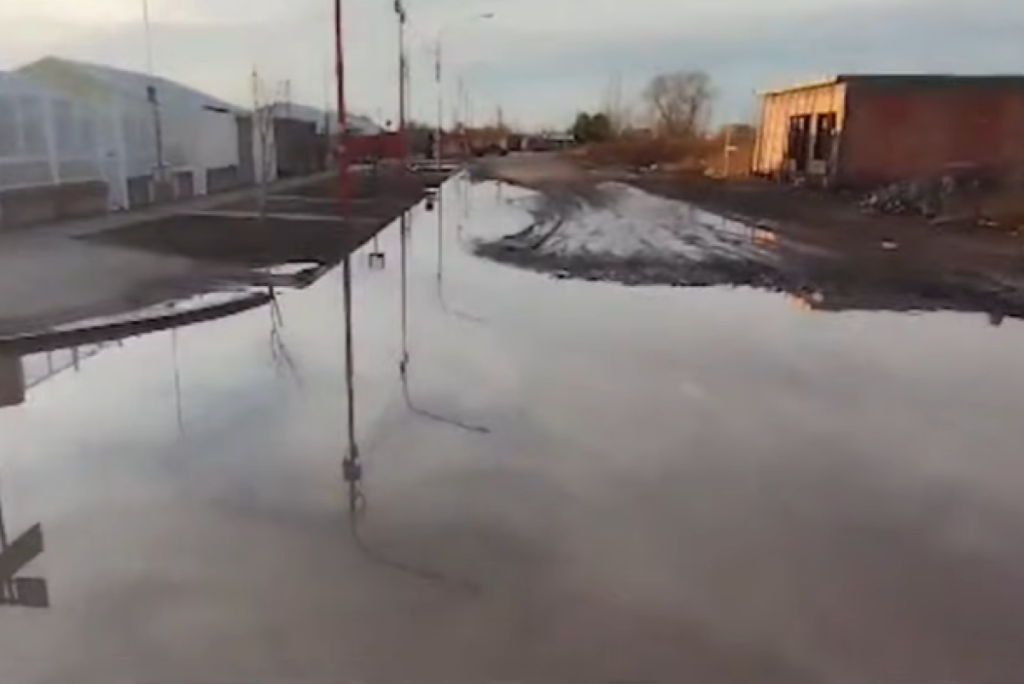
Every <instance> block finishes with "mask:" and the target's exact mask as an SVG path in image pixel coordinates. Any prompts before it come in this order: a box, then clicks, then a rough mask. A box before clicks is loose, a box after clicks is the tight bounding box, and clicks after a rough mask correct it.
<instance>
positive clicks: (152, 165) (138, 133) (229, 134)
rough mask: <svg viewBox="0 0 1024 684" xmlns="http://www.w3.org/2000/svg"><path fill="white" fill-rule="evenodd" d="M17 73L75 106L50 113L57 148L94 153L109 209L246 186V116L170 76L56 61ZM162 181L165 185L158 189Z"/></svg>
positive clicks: (34, 63) (57, 109)
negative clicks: (242, 123)
mask: <svg viewBox="0 0 1024 684" xmlns="http://www.w3.org/2000/svg"><path fill="white" fill-rule="evenodd" d="M15 73H16V75H17V76H19V77H20V78H22V79H25V80H27V81H30V82H32V83H34V84H36V85H37V86H39V87H41V88H45V89H47V90H49V91H54V92H57V93H59V94H60V95H61V96H62V97H64V98H66V100H67V101H68V102H70V106H67V107H63V106H58V107H56V108H54V109H53V110H52V111H51V117H52V120H51V121H52V123H51V125H52V128H53V130H54V131H55V133H56V141H55V142H56V147H57V150H58V151H60V150H62V149H67V151H68V153H71V152H73V151H81V152H83V153H86V152H88V154H87V156H88V157H90V158H91V160H92V161H93V162H94V163H96V164H98V165H99V169H100V174H101V175H102V177H103V179H104V180H105V181H106V183H107V184H108V187H109V204H110V208H111V209H123V208H129V207H138V206H142V205H146V204H149V203H151V202H154V201H158V200H162V199H173V198H178V197H188V196H191V195H203V194H206V193H207V192H209V191H211V190H218V189H223V188H225V187H229V186H232V185H238V184H241V183H243V182H244V180H243V177H244V176H245V175H246V174H245V173H244V171H243V169H242V168H241V167H242V165H243V160H242V157H243V156H251V150H248V149H246V150H243V149H241V138H240V135H239V121H238V118H239V116H242V117H246V116H248V113H247V112H245V110H243V109H241V108H239V107H235V106H234V105H232V104H230V103H228V102H225V101H223V100H220V99H218V98H215V97H213V96H211V95H207V94H206V93H202V92H200V91H198V90H195V89H193V88H189V87H188V86H184V85H181V84H178V83H175V82H173V81H169V80H167V79H164V78H160V77H150V76H148V75H146V74H141V73H136V72H132V71H124V70H122V69H114V68H112V67H106V66H100V65H97V64H89V63H86V62H78V61H75V60H68V59H61V58H57V57H47V58H45V59H41V60H39V61H37V62H33V63H31V64H28V65H26V66H24V67H21V68H20V69H18V70H17V72H15ZM154 100H155V101H156V103H157V105H158V106H157V108H156V109H157V111H158V112H159V121H160V130H159V133H160V135H159V137H160V143H161V144H160V147H161V148H162V155H163V158H162V159H158V158H157V148H158V145H157V137H158V136H157V126H156V117H155V116H154V106H153V104H154V103H153V101H154ZM90 122H91V123H90ZM161 169H162V174H161V173H160V170H161ZM160 175H163V176H164V178H163V180H164V181H166V182H165V183H163V184H162V187H157V184H156V183H155V182H154V181H155V180H156V179H157V177H158V176H160Z"/></svg>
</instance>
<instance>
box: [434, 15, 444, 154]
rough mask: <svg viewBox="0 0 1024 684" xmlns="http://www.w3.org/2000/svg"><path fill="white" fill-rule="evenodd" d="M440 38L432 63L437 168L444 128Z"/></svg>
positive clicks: (439, 37)
mask: <svg viewBox="0 0 1024 684" xmlns="http://www.w3.org/2000/svg"><path fill="white" fill-rule="evenodd" d="M441 39H442V34H441V33H438V35H437V52H436V55H435V58H436V62H435V65H434V69H435V71H434V77H435V80H436V81H437V136H436V138H437V139H436V140H435V141H434V148H435V149H434V159H435V161H436V164H437V168H438V169H440V168H441V149H442V146H441V135H442V133H443V128H444V121H443V119H444V85H443V84H442V79H441Z"/></svg>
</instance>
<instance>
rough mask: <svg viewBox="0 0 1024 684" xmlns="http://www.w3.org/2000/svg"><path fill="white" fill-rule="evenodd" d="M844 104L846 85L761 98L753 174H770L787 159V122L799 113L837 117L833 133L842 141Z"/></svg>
mask: <svg viewBox="0 0 1024 684" xmlns="http://www.w3.org/2000/svg"><path fill="white" fill-rule="evenodd" d="M845 101H846V84H845V83H825V84H822V85H815V86H810V87H806V88H798V89H794V90H788V91H783V92H777V93H769V94H766V95H764V96H763V98H762V102H761V122H760V125H759V126H758V135H757V145H756V148H755V150H754V162H753V172H754V173H757V174H763V175H773V174H775V173H778V172H779V171H781V170H782V168H783V166H784V163H785V158H786V146H787V144H788V136H789V119H790V117H791V116H798V115H801V114H810V115H816V114H827V113H830V112H835V114H836V126H837V128H836V134H837V135H838V136H839V137H840V140H841V139H842V131H843V126H844V112H845V109H846V107H845Z"/></svg>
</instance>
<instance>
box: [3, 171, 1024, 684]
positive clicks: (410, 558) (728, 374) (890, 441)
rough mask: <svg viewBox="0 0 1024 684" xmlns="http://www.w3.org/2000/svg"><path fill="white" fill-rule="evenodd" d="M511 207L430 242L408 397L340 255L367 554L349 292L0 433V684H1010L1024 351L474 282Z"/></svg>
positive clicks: (56, 382) (658, 293)
mask: <svg viewBox="0 0 1024 684" xmlns="http://www.w3.org/2000/svg"><path fill="white" fill-rule="evenodd" d="M524 192H525V191H518V190H512V189H509V188H503V187H501V186H497V185H493V184H480V185H475V186H470V185H468V184H463V183H462V182H461V181H458V180H457V181H455V182H452V183H450V184H449V185H448V186H447V187H446V188H445V190H444V205H443V216H444V223H443V227H442V229H441V230H439V224H438V221H437V218H438V216H439V215H441V214H440V213H438V212H436V211H435V212H434V213H427V212H426V210H425V209H423V208H422V207H421V208H418V209H416V210H415V212H414V214H413V217H412V221H411V223H412V226H411V230H410V231H409V239H408V242H406V243H405V245H406V248H407V256H408V269H407V276H408V302H407V314H408V318H407V320H408V328H407V334H406V338H407V345H406V351H407V353H408V359H409V363H408V371H409V375H408V387H407V389H408V397H406V393H405V392H403V387H402V382H401V380H400V374H399V362H400V360H401V359H402V355H403V344H402V338H403V335H402V313H401V312H402V307H401V302H402V287H401V284H402V277H401V272H402V269H401V265H402V258H401V253H402V249H401V247H402V244H403V241H402V234H401V231H400V230H399V228H398V227H397V226H393V227H391V228H389V229H388V230H387V231H385V232H384V233H383V234H382V235H381V237H380V240H379V245H378V247H377V248H376V250H378V251H380V252H383V253H384V255H385V260H384V265H383V268H380V267H379V266H378V264H379V261H375V263H374V266H373V267H371V265H370V259H369V255H370V253H371V252H373V251H374V250H375V247H374V244H373V243H372V242H371V243H369V244H367V245H366V246H364V247H363V248H362V249H361V250H360V251H359V252H357V253H356V254H355V255H353V257H352V269H353V280H354V344H355V361H356V374H355V385H354V386H355V394H356V404H355V415H356V420H357V427H358V430H357V436H358V443H359V450H360V453H361V457H362V460H363V463H364V467H365V471H364V479H363V481H362V483H361V493H360V496H359V501H358V503H359V506H358V509H359V515H358V516H356V518H354V519H353V518H350V515H349V501H348V499H347V496H348V494H347V491H346V487H345V485H344V482H343V481H342V476H341V461H342V458H343V457H344V455H345V449H346V446H345V445H346V430H345V416H346V402H345V396H346V392H345V373H344V369H345V364H344V331H345V325H344V314H343V296H342V286H341V282H342V276H341V269H336V270H335V271H333V272H331V273H328V274H327V275H326V276H325V277H324V278H323V279H321V280H320V281H319V282H318V283H316V284H315V285H314V286H312V287H311V288H309V289H307V290H302V291H293V292H285V293H283V294H282V295H281V296H280V299H279V302H278V305H277V306H273V307H266V308H263V309H259V310H254V311H250V312H248V313H245V314H241V315H238V316H235V317H232V318H228V319H224V320H221V321H217V322H213V323H206V324H202V325H198V326H193V327H189V328H182V329H180V330H177V331H173V332H167V333H159V334H154V335H151V336H147V337H142V338H139V339H134V340H129V341H126V342H124V343H123V344H120V345H112V346H109V347H106V348H104V349H102V350H100V352H99V353H97V354H93V355H90V356H88V357H86V358H80V359H78V361H77V362H76V364H75V367H72V368H68V369H66V370H64V371H63V372H59V373H56V374H52V375H51V376H50V377H48V378H46V379H45V380H43V381H40V382H38V383H37V384H35V386H34V387H33V388H31V389H30V390H29V391H28V395H27V397H26V400H25V402H24V403H23V404H22V405H20V406H15V407H11V408H7V409H5V410H2V411H0V495H2V511H3V520H2V527H3V530H4V538H3V543H4V546H6V547H7V548H8V551H7V552H6V553H5V554H4V555H5V556H6V559H5V560H2V561H0V569H3V570H4V571H5V572H6V573H7V574H8V575H10V577H5V578H4V580H5V586H4V590H3V597H4V598H5V600H6V601H7V602H8V603H21V604H22V605H10V606H0V677H2V679H3V681H5V682H8V681H9V682H23V683H28V684H36V683H47V684H48V683H51V682H52V683H55V684H56V683H57V682H72V681H73V682H97V683H99V682H134V681H150V682H227V681H230V682H247V681H252V682H281V681H288V682H302V683H304V682H317V683H321V682H356V681H358V682H370V683H376V682H384V683H392V682H396V683H397V682H431V683H433V682H437V683H439V684H440V683H442V682H445V683H448V682H497V681H502V682H514V681H523V682H608V681H620V682H621V681H660V682H672V681H693V682H706V683H708V682H711V683H713V682H722V683H737V682H739V683H743V682H764V683H773V682H779V683H783V682H784V683H786V684H798V683H801V682H841V683H847V682H894V683H895V682H934V681H943V682H983V681H987V682H992V681H1016V680H1017V679H1019V678H1020V675H1021V673H1024V649H1022V648H1021V647H1020V644H1021V643H1024V592H1022V591H1021V586H1024V457H1022V455H1021V454H1022V452H1024V450H1022V449H1021V442H1022V438H1024V421H1022V420H1021V417H1020V416H1021V406H1024V382H1022V379H1024V354H1021V353H1020V349H1021V340H1022V339H1024V325H1022V324H1021V323H1019V322H1016V321H1013V320H1008V321H1005V322H1003V324H1002V325H1001V326H1000V327H993V326H991V325H989V322H988V319H987V318H986V317H985V316H984V315H982V314H970V313H952V312H945V313H944V312H938V313H927V314H920V315H908V314H905V313H898V312H892V311H878V312H866V311H837V312H827V313H826V312H814V311H808V310H807V308H806V307H805V306H795V305H794V302H793V300H792V299H791V298H788V297H787V296H785V295H782V294H773V293H768V292H762V291H757V290H753V289H744V288H725V287H715V288H694V289H687V288H667V287H665V288H662V287H632V288H630V287H622V286H618V285H613V284H607V283H586V282H577V281H570V280H557V279H553V278H549V277H546V276H543V275H540V274H537V273H533V272H528V271H521V270H517V269H515V268H513V267H510V266H505V265H500V264H496V263H493V262H490V261H487V260H483V259H478V258H476V257H473V256H471V255H470V254H469V249H468V247H467V244H468V243H469V242H470V241H471V240H472V239H473V238H474V237H488V236H489V237H497V236H499V235H503V234H508V233H511V232H514V231H515V230H517V229H521V228H523V227H525V225H526V223H528V222H529V220H530V219H529V215H528V213H527V212H526V211H525V210H523V209H522V208H521V207H520V204H521V203H520V202H518V201H517V199H518V198H521V197H522V196H523V193H524ZM3 361H4V363H6V364H8V365H9V364H10V362H11V360H10V359H7V360H3ZM33 363H34V364H35V365H36V366H38V364H39V361H38V360H36V361H34V362H33ZM2 370H3V369H2V368H0V371H2ZM9 376H10V373H7V375H3V374H0V377H9ZM2 394H3V393H0V395H2ZM407 398H408V401H407ZM37 525H38V527H34V526H37ZM39 537H42V538H43V539H44V540H45V544H40V543H39V542H40V541H41V540H40V539H39ZM26 540H27V541H26ZM12 550H13V552H17V553H13V552H12ZM12 558H13V560H10V559H12ZM19 559H20V560H19ZM19 580H20V583H18V581H19ZM24 604H30V605H24ZM32 604H34V605H37V606H39V605H48V607H47V608H42V607H30V606H31V605H32Z"/></svg>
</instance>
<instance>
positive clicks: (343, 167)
mask: <svg viewBox="0 0 1024 684" xmlns="http://www.w3.org/2000/svg"><path fill="white" fill-rule="evenodd" d="M341 3H342V0H334V57H335V65H334V66H335V75H336V77H337V81H338V83H337V86H338V139H337V141H336V145H337V148H336V150H337V157H338V197H339V199H340V200H341V201H342V202H343V203H344V202H346V201H347V200H348V199H349V197H351V191H352V188H351V178H349V164H348V114H347V113H346V111H345V51H344V48H343V45H342V21H341Z"/></svg>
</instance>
